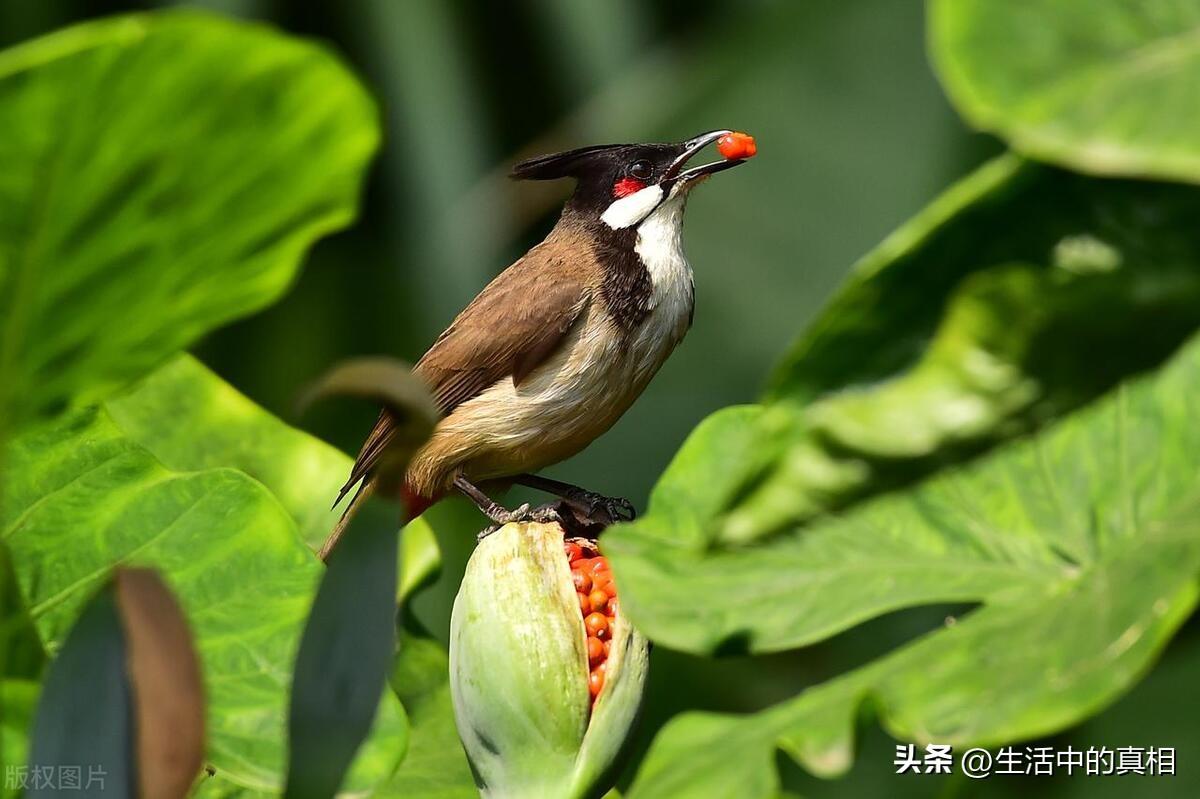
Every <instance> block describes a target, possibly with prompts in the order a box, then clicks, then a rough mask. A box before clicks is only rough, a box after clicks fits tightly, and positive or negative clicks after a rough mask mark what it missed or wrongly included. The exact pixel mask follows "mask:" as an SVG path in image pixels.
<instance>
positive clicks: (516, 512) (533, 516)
mask: <svg viewBox="0 0 1200 799" xmlns="http://www.w3.org/2000/svg"><path fill="white" fill-rule="evenodd" d="M487 517H488V518H489V519H491V520H492V524H491V525H490V526H489V527H487V528H486V529H484V530H483V531H482V532H480V533H479V535H478V536H477V537H476V538H477V540H479V541H482V540H483V539H485V538H487V537H488V536H489V535H491V534H492V533H494V532H496V531H497V530H499V529H500V528H501V527H503V526H504V525H506V524H512V523H513V522H541V523H553V522H562V517H561V516H559V514H558V504H557V503H551V504H549V505H539V506H538V507H536V508H530V507H529V503H528V502H526V503H525V504H523V505H521V506H520V507H517V508H513V509H512V510H505V509H504V508H502V507H499V506H497V507H496V508H495V509H493V510H492V512H490V513H488V514H487Z"/></svg>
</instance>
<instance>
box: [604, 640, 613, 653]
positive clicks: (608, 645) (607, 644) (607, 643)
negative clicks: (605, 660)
mask: <svg viewBox="0 0 1200 799" xmlns="http://www.w3.org/2000/svg"><path fill="white" fill-rule="evenodd" d="M610 649H612V641H605V642H604V657H608V650H610Z"/></svg>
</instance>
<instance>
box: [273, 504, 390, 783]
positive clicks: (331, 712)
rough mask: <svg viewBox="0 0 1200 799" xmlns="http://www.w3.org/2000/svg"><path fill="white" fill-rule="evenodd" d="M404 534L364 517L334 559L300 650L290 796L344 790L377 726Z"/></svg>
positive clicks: (293, 696)
mask: <svg viewBox="0 0 1200 799" xmlns="http://www.w3.org/2000/svg"><path fill="white" fill-rule="evenodd" d="M398 538H399V533H398V531H395V530H392V529H390V528H387V527H384V528H377V527H374V526H371V525H368V524H364V523H363V520H362V519H356V520H355V522H352V523H351V524H350V526H349V527H348V529H347V530H346V534H345V535H344V536H343V537H342V539H341V543H340V544H339V545H338V547H337V548H336V549H335V550H333V552H332V553H331V554H330V557H329V560H328V561H327V563H326V570H325V575H324V577H323V578H322V579H321V586H320V588H319V589H318V591H317V596H316V599H315V600H314V601H313V607H312V611H311V612H310V613H309V616H308V621H307V623H306V624H305V627H304V637H303V638H302V639H301V642H300V651H299V653H298V654H297V655H296V667H295V677H294V679H293V681H292V691H291V706H290V711H289V713H288V742H289V747H288V775H287V788H286V790H285V791H284V796H285V797H287V799H326V797H332V796H333V795H334V794H336V793H337V791H338V787H339V786H340V785H341V783H342V778H343V777H344V775H345V773H346V769H347V768H348V767H349V766H350V763H351V761H352V760H353V758H354V755H355V753H356V752H357V751H358V748H359V745H360V744H361V743H362V741H363V739H364V738H365V737H366V736H367V733H368V732H369V731H370V729H371V723H372V721H373V719H374V718H375V711H376V708H378V707H379V698H380V695H381V694H382V693H383V692H384V687H385V686H386V685H387V677H388V671H389V669H390V668H391V665H392V657H393V655H394V654H395V646H396V636H395V632H396V582H397V578H396V561H397V557H398V552H397V550H398V546H397V539H398ZM403 745H407V741H404V744H403ZM401 749H402V747H401ZM397 754H399V753H397Z"/></svg>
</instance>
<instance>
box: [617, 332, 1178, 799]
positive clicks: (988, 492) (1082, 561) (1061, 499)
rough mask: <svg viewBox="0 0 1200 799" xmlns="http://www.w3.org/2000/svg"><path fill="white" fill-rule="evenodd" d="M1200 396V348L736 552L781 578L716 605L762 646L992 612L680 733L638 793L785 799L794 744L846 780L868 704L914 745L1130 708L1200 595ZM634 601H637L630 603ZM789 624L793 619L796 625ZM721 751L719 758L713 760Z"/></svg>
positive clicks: (707, 612) (1004, 737)
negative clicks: (912, 481)
mask: <svg viewBox="0 0 1200 799" xmlns="http://www.w3.org/2000/svg"><path fill="white" fill-rule="evenodd" d="M1198 390H1200V339H1197V340H1195V341H1193V342H1192V343H1191V344H1189V345H1188V347H1187V348H1186V349H1185V350H1184V351H1182V352H1181V353H1180V354H1179V355H1178V356H1176V357H1175V358H1174V359H1173V360H1172V362H1171V363H1170V364H1169V366H1167V367H1166V368H1164V369H1163V370H1162V371H1161V372H1160V373H1158V374H1156V375H1154V376H1151V377H1146V378H1142V379H1140V380H1138V381H1135V382H1132V383H1130V384H1128V385H1127V386H1122V387H1121V388H1120V389H1118V390H1117V391H1116V392H1114V393H1113V394H1112V395H1110V396H1109V397H1107V398H1105V399H1104V400H1103V401H1102V402H1100V403H1097V404H1096V405H1095V407H1092V408H1088V409H1086V410H1084V411H1081V412H1078V413H1076V414H1074V415H1072V416H1070V417H1069V418H1067V419H1065V420H1063V421H1060V422H1058V423H1057V424H1055V425H1054V426H1052V427H1050V428H1048V429H1046V430H1045V431H1043V432H1042V433H1040V434H1038V435H1037V436H1035V437H1033V438H1031V439H1030V440H1027V441H1022V442H1017V443H1013V444H1010V445H1007V446H1005V447H1004V448H1002V449H1000V450H998V451H997V452H995V453H994V454H992V455H990V456H988V457H987V458H985V459H983V460H981V461H980V462H978V463H976V464H973V465H970V466H966V467H962V468H959V469H956V470H952V471H949V472H946V473H944V474H941V475H939V476H937V477H935V478H933V479H931V480H930V481H928V482H927V483H925V484H923V485H921V486H919V487H918V488H916V489H914V490H912V491H908V492H904V493H899V494H893V495H888V496H884V497H881V498H879V499H876V500H874V501H871V502H869V503H866V504H864V505H862V506H861V507H859V508H856V509H855V510H853V511H851V512H849V513H847V514H845V515H844V516H843V517H840V518H833V519H829V520H827V521H823V522H821V523H818V524H814V525H812V526H810V527H809V528H808V529H807V530H806V531H804V532H803V533H802V534H797V535H794V536H788V537H785V538H783V539H780V540H779V541H778V542H775V543H774V544H773V546H774V547H775V549H773V550H772V551H771V552H769V553H768V552H765V551H763V550H761V549H760V550H754V551H751V552H746V553H735V554H732V555H726V556H723V557H724V558H726V559H727V560H726V562H725V563H724V566H725V568H726V569H727V570H730V571H736V570H738V569H742V570H745V571H750V569H749V568H748V567H747V565H746V564H747V563H748V562H750V561H749V559H751V558H753V559H755V561H756V562H757V560H758V559H764V560H765V559H766V558H767V557H771V559H772V560H773V563H774V572H769V571H767V570H766V569H763V568H759V569H757V570H755V571H754V574H755V576H756V577H757V578H758V579H759V581H760V582H759V583H758V584H754V586H753V587H752V588H747V587H746V586H749V585H751V584H750V583H748V582H745V581H743V583H742V585H743V589H744V590H745V592H746V593H745V595H744V596H738V597H732V596H730V595H728V594H726V595H725V598H726V601H727V602H729V603H730V607H729V608H728V609H727V615H726V617H722V616H720V615H717V614H719V612H720V609H718V608H715V607H712V606H702V607H701V609H700V615H701V617H702V618H708V619H711V620H714V621H715V622H716V623H718V624H720V623H727V618H728V617H729V616H733V617H737V618H738V619H739V620H740V621H741V623H742V625H743V627H742V629H743V633H744V634H745V635H747V636H749V637H751V638H754V637H756V636H765V635H780V634H785V635H788V636H789V639H788V640H789V641H792V642H795V641H799V640H801V639H802V638H803V637H804V636H805V635H825V634H828V633H830V632H832V631H834V630H837V629H845V628H846V627H849V626H852V625H853V624H855V623H857V622H858V621H860V620H862V619H863V618H866V617H868V616H872V615H877V614H878V613H880V612H882V611H883V610H884V609H887V608H896V607H905V606H915V605H919V604H930V603H935V602H939V601H942V600H945V599H947V598H952V599H955V600H959V601H976V602H979V603H981V604H982V607H981V608H979V609H977V610H975V611H973V612H971V613H969V614H967V615H966V616H965V617H963V618H962V619H958V620H954V622H953V623H949V622H948V624H947V626H946V627H945V628H944V629H941V630H937V631H934V632H931V633H929V634H927V635H926V636H924V637H922V638H920V639H918V640H916V641H914V642H912V643H910V644H908V645H906V646H904V647H902V648H900V649H898V650H896V651H894V652H892V653H890V654H888V655H886V656H884V657H882V658H880V659H878V660H876V661H874V662H872V663H869V664H868V665H866V666H863V667H861V668H859V669H856V670H854V671H852V672H849V673H847V674H845V675H842V676H841V677H838V678H836V679H834V680H831V681H829V682H827V683H824V684H821V685H818V686H816V687H814V688H811V689H809V690H807V691H805V692H804V693H802V694H800V695H799V696H797V697H796V698H794V699H792V700H789V701H787V702H785V703H783V704H780V705H778V706H775V707H773V708H770V709H768V710H765V711H762V712H761V713H758V714H754V715H751V716H744V717H737V716H724V715H717V714H687V715H684V716H682V717H680V718H678V719H676V720H674V721H673V722H672V723H671V724H670V725H669V726H668V727H667V728H666V730H665V731H664V732H663V734H662V735H661V736H660V738H659V739H658V740H657V741H656V743H655V744H654V746H653V748H652V749H651V752H650V754H649V755H648V757H647V760H646V761H645V763H644V764H643V766H642V770H641V772H640V773H639V776H638V779H637V781H636V783H635V785H634V789H633V791H632V792H631V794H630V796H631V797H643V796H672V797H689V796H711V795H713V791H714V785H722V784H728V785H740V786H745V787H744V789H743V790H741V791H739V792H738V795H739V796H746V797H751V798H752V797H760V796H761V797H766V796H770V795H772V794H773V792H774V790H775V789H776V787H777V784H778V781H777V777H776V776H775V773H774V752H775V750H776V749H777V748H782V749H783V750H784V751H786V752H787V753H788V754H789V755H791V756H792V757H793V758H795V759H797V760H799V761H800V762H801V763H803V764H804V765H805V766H806V767H807V768H809V769H810V770H811V771H813V772H815V773H817V774H822V775H827V776H828V775H835V774H839V773H841V772H843V771H845V770H846V769H847V768H848V767H849V765H850V762H851V760H852V757H853V729H854V719H855V716H856V715H857V713H858V709H859V707H860V705H862V704H863V703H869V705H870V706H871V707H872V708H873V709H875V710H876V711H877V712H878V713H879V715H880V717H881V720H882V722H883V724H884V725H885V727H887V729H888V731H889V732H890V733H892V734H893V735H895V736H896V737H898V738H901V739H905V740H915V741H919V742H929V741H936V742H939V743H952V744H960V745H966V744H970V745H982V746H986V745H995V744H1001V743H1005V742H1009V741H1013V740H1018V739H1024V738H1030V737H1035V736H1038V735H1045V734H1048V733H1052V732H1055V731H1057V730H1060V729H1062V728H1064V727H1066V726H1068V725H1070V724H1072V723H1074V722H1077V721H1079V720H1080V719H1082V718H1085V717H1086V716H1088V715H1090V714H1091V713H1094V712H1095V711H1097V710H1098V709H1100V708H1101V707H1103V706H1105V705H1107V704H1108V703H1110V702H1111V701H1113V700H1114V699H1115V698H1116V697H1117V696H1118V695H1120V693H1122V692H1123V691H1124V690H1126V689H1127V688H1128V687H1129V686H1130V685H1131V684H1132V683H1133V682H1134V681H1135V680H1136V679H1138V678H1139V677H1140V676H1141V675H1142V674H1143V673H1144V672H1145V671H1146V670H1147V669H1148V668H1149V666H1150V664H1151V663H1152V662H1153V660H1154V658H1155V656H1156V655H1157V654H1158V653H1159V652H1160V651H1161V649H1162V647H1163V646H1164V645H1165V644H1166V642H1167V640H1169V638H1170V636H1171V635H1172V633H1173V632H1174V631H1175V630H1176V629H1177V628H1178V627H1179V625H1180V624H1182V623H1183V621H1184V620H1185V619H1186V618H1187V617H1188V615H1189V614H1190V613H1191V612H1192V610H1193V609H1194V608H1195V606H1196V603H1197V599H1198V597H1200V584H1198V582H1197V577H1198V576H1200V523H1198V522H1197V521H1196V519H1197V510H1198V509H1200V485H1198V484H1197V483H1196V480H1195V473H1196V469H1197V467H1198V466H1200V463H1198V459H1197V454H1196V453H1198V452H1200V429H1198V428H1197V427H1196V425H1195V424H1194V423H1193V422H1194V418H1195V414H1196V403H1195V402H1194V401H1193V399H1192V398H1194V397H1195V396H1197V392H1198ZM629 545H630V540H629V539H624V540H622V543H621V545H620V550H614V551H621V550H628V549H629V548H630V546H629ZM626 554H627V555H628V554H630V553H628V552H626ZM628 562H629V563H631V564H633V563H636V561H635V560H632V559H628ZM694 565H695V564H693V563H688V562H686V561H684V562H682V563H680V564H679V568H680V569H681V570H686V569H688V568H690V567H692V566H694ZM713 565H715V564H708V565H707V566H706V568H710V567H711V566H713ZM714 572H715V570H714V571H708V572H706V577H707V578H708V579H710V580H711V579H713V574H714ZM960 573H961V575H962V576H961V577H960V576H959V575H960ZM772 574H773V575H774V576H773V577H772ZM622 578H623V579H627V575H625V574H624V573H623V574H622ZM635 582H636V581H635ZM622 590H623V591H626V588H625V586H623V587H622ZM692 596H693V597H694V596H697V595H692ZM818 600H819V601H818ZM622 602H623V605H622V607H624V608H627V609H629V608H630V607H631V605H630V603H629V599H628V596H627V594H623V597H622ZM772 609H776V610H775V612H772ZM755 611H758V612H761V613H762V614H763V618H761V620H760V619H759V617H757V616H756V615H755ZM631 612H636V611H631ZM814 616H815V618H812V617H814ZM781 617H787V618H789V619H791V620H792V623H791V624H790V625H785V626H783V627H782V628H781V627H779V619H780V618H781ZM981 708H986V712H981V710H980V709H981ZM718 746H719V747H720V748H721V751H722V752H724V753H725V755H724V756H723V757H722V758H721V759H720V763H719V764H718V763H717V762H716V761H711V760H709V761H706V760H704V759H697V758H696V757H695V756H694V753H695V752H696V751H708V750H709V749H711V748H712V747H718Z"/></svg>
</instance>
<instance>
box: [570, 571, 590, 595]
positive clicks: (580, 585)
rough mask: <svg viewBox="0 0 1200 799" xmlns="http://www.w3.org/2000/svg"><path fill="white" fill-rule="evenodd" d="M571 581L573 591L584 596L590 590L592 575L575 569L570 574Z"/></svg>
mask: <svg viewBox="0 0 1200 799" xmlns="http://www.w3.org/2000/svg"><path fill="white" fill-rule="evenodd" d="M571 579H572V580H574V581H575V590H576V591H578V592H579V593H581V594H586V593H589V592H591V590H592V575H590V574H588V573H587V572H586V571H584V570H582V569H576V570H574V571H572V572H571Z"/></svg>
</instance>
